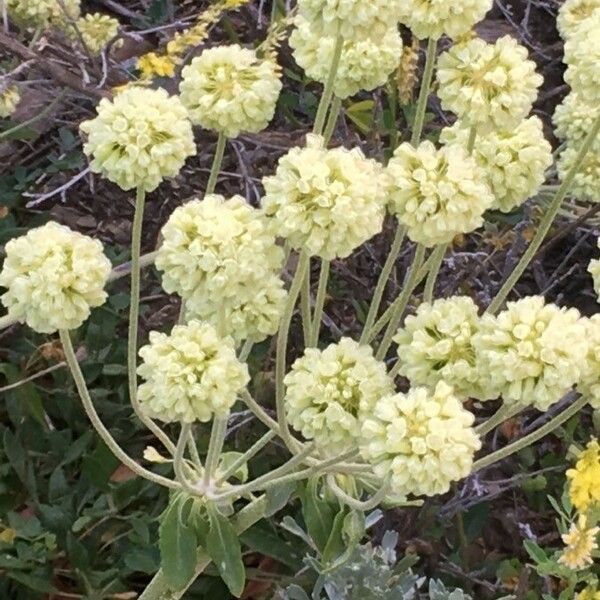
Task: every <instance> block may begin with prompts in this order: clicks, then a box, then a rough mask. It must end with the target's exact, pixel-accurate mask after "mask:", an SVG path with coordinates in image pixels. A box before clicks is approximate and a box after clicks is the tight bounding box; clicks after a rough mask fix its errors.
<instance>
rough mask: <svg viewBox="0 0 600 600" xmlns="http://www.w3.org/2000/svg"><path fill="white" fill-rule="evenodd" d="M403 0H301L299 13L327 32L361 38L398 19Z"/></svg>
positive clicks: (328, 33) (317, 28)
mask: <svg viewBox="0 0 600 600" xmlns="http://www.w3.org/2000/svg"><path fill="white" fill-rule="evenodd" d="M403 1H404V0H369V2H365V1H364V0H298V10H299V12H300V14H301V15H302V16H303V17H304V18H305V19H307V20H308V21H311V22H312V24H313V27H314V28H315V29H316V30H318V31H321V32H322V33H323V34H324V35H331V36H335V35H336V34H337V32H339V33H340V34H341V35H343V36H344V38H346V39H349V38H354V39H356V38H358V37H362V36H363V35H369V34H372V33H374V32H375V31H379V32H381V31H382V30H383V29H387V28H389V27H390V26H391V25H393V24H395V23H397V22H398V11H399V9H400V6H401V4H402V2H403Z"/></svg>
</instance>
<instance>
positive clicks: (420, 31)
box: [399, 0, 493, 40]
mask: <svg viewBox="0 0 600 600" xmlns="http://www.w3.org/2000/svg"><path fill="white" fill-rule="evenodd" d="M492 3H493V0H462V1H461V2H449V1H448V0H402V2H400V5H399V18H400V22H401V23H403V24H404V25H406V26H407V27H408V28H410V30H411V31H412V32H413V34H414V35H416V36H417V37H418V38H419V39H425V38H433V39H436V40H437V39H439V38H441V37H442V36H443V35H447V36H448V37H451V38H454V39H456V38H458V37H460V36H462V35H464V34H466V33H468V32H469V31H470V30H471V29H472V28H473V27H474V25H476V24H477V23H478V22H479V21H481V20H482V19H483V17H485V15H486V13H487V12H488V11H489V10H490V9H491V8H492Z"/></svg>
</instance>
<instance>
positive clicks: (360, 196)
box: [263, 135, 387, 260]
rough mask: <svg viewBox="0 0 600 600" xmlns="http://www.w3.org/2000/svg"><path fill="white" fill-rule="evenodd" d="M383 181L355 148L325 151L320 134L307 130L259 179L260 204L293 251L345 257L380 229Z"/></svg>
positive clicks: (377, 168)
mask: <svg viewBox="0 0 600 600" xmlns="http://www.w3.org/2000/svg"><path fill="white" fill-rule="evenodd" d="M385 183H386V182H385V178H384V177H383V173H382V168H381V166H380V165H379V164H378V163H377V162H375V161H374V160H370V159H367V158H365V156H364V155H363V153H362V152H361V151H360V150H359V149H358V148H354V149H352V150H347V149H346V148H335V149H333V150H327V149H326V148H324V144H323V138H322V137H320V136H313V135H309V136H308V137H307V143H306V146H305V147H303V148H292V150H290V151H289V152H288V153H287V154H285V155H284V156H283V157H282V158H280V159H279V163H278V166H277V170H276V172H275V175H272V176H270V177H265V178H264V179H263V184H264V188H265V197H264V199H263V209H264V211H265V214H266V215H268V216H269V217H271V218H272V220H273V227H274V230H275V231H276V232H277V234H278V235H279V236H280V237H282V238H285V239H287V240H288V241H289V242H290V244H291V245H292V247H293V248H295V249H296V250H304V251H306V252H307V253H308V254H309V255H311V256H315V255H316V256H320V257H321V258H324V259H327V260H331V259H334V258H344V257H346V256H348V255H349V254H351V253H352V252H353V251H354V250H355V249H356V248H358V246H360V245H361V244H363V243H364V242H366V241H367V240H368V239H370V238H371V237H373V236H374V235H375V234H377V233H379V232H380V231H381V229H382V227H383V219H384V216H385V202H386V199H387V198H386V185H385Z"/></svg>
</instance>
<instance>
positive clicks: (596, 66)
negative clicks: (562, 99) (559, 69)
mask: <svg viewBox="0 0 600 600" xmlns="http://www.w3.org/2000/svg"><path fill="white" fill-rule="evenodd" d="M564 62H565V63H566V64H567V65H568V67H567V71H566V73H565V81H566V82H567V83H568V84H569V85H570V86H571V89H572V90H573V91H574V92H575V93H577V94H578V95H579V96H581V98H582V99H583V100H585V101H588V102H591V103H592V104H597V102H598V93H599V92H598V90H600V11H598V10H597V11H595V12H593V13H592V14H591V16H590V17H588V18H587V19H584V20H583V21H582V22H581V24H580V25H579V27H577V33H576V34H575V35H573V36H571V37H569V38H568V39H567V41H566V43H565V58H564Z"/></svg>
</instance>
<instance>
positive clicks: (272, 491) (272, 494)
mask: <svg viewBox="0 0 600 600" xmlns="http://www.w3.org/2000/svg"><path fill="white" fill-rule="evenodd" d="M296 487H297V485H296V483H294V482H293V481H290V482H288V483H280V484H278V485H274V486H273V487H270V488H269V489H268V490H267V491H266V492H265V500H266V507H265V514H264V517H265V519H267V518H269V517H272V516H273V515H274V514H275V513H277V512H279V511H280V510H281V509H282V508H283V507H284V506H286V505H287V503H288V502H289V499H290V496H291V495H292V494H293V493H294V492H295V491H296Z"/></svg>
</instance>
